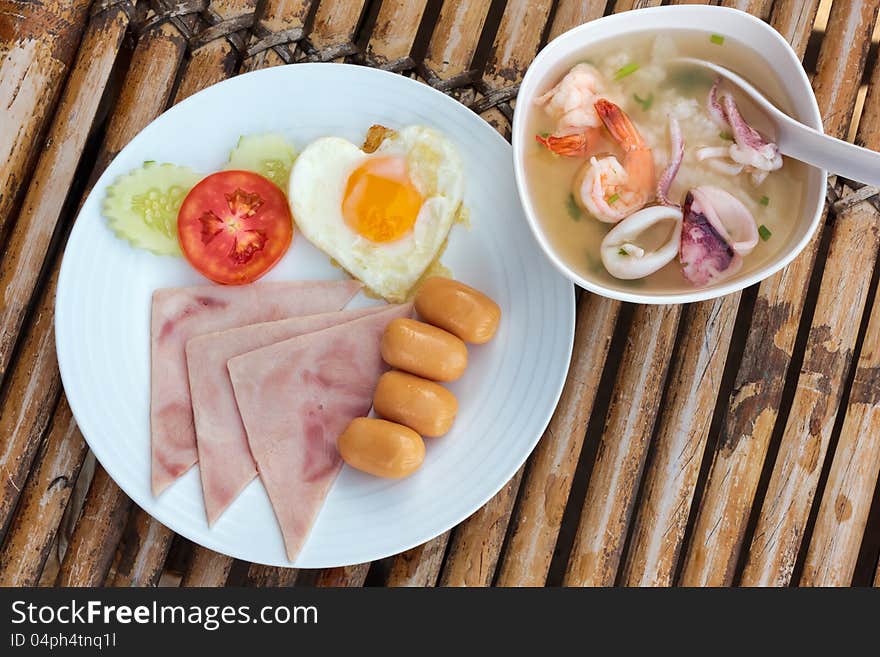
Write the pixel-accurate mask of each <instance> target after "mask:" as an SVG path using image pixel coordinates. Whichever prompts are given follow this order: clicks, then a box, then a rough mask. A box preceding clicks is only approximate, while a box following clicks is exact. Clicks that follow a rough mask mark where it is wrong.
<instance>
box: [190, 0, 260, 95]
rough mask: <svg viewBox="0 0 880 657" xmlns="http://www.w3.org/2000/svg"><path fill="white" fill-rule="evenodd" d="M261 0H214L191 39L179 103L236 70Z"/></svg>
mask: <svg viewBox="0 0 880 657" xmlns="http://www.w3.org/2000/svg"><path fill="white" fill-rule="evenodd" d="M256 4H257V0H213V1H212V2H211V3H210V4H209V5H208V8H207V9H206V10H205V11H204V12H202V14H201V25H200V29H197V31H196V32H195V34H194V35H193V36H192V38H191V39H189V48H190V51H191V56H190V60H189V62H188V63H187V65H186V68H185V69H184V73H183V76H182V78H181V80H180V86H179V87H178V89H177V93H176V94H175V98H174V103H175V104H177V103H179V102H180V101H181V100H183V99H184V98H188V97H189V96H191V95H192V94H194V93H196V92H197V91H201V90H202V89H204V88H205V87H209V86H211V85H212V84H215V83H216V82H220V81H221V80H225V79H226V78H229V77H231V76H232V75H234V74H235V72H236V70H237V69H238V65H239V63H240V61H241V56H242V54H243V52H244V50H245V47H246V43H247V28H249V27H250V26H251V24H253V21H254V10H255V9H256Z"/></svg>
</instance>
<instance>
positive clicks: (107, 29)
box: [0, 2, 131, 533]
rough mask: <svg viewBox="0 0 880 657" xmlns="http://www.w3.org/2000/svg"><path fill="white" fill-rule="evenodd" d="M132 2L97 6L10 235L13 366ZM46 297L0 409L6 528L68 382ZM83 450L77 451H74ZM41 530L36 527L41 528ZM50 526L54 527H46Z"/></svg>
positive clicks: (2, 294)
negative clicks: (60, 368)
mask: <svg viewBox="0 0 880 657" xmlns="http://www.w3.org/2000/svg"><path fill="white" fill-rule="evenodd" d="M130 12H131V6H130V5H128V4H127V3H124V2H120V3H117V4H114V5H110V6H108V7H106V8H104V9H102V10H101V11H98V12H93V15H92V18H91V19H90V21H89V25H88V28H87V30H86V34H85V36H84V37H83V42H82V46H81V47H80V51H79V54H78V55H77V60H76V63H75V65H74V67H73V71H72V72H71V75H70V79H69V81H68V83H67V86H66V88H65V90H64V93H63V95H62V98H61V101H60V103H59V106H58V110H57V111H56V113H55V117H54V119H53V122H52V125H51V128H50V129H49V138H48V140H47V147H46V149H45V150H44V151H43V154H42V155H41V156H40V158H39V161H38V163H37V167H36V170H35V173H34V176H33V179H32V181H31V184H30V187H29V188H28V191H27V195H26V196H25V200H24V205H23V206H22V213H21V217H20V218H19V220H18V221H17V222H16V226H15V227H14V229H13V231H12V233H11V234H10V236H9V248H8V249H7V252H6V257H5V258H4V259H3V260H2V263H0V298H2V299H3V301H2V305H0V324H2V326H3V327H4V330H3V337H2V338H0V362H2V367H0V369H5V368H6V366H7V365H8V363H9V357H10V354H11V351H12V347H13V345H14V344H15V342H16V340H17V339H18V337H19V335H20V333H21V330H22V328H24V327H23V326H22V322H23V317H24V312H25V308H26V305H27V303H28V301H29V300H30V299H31V298H32V296H33V294H34V287H35V286H36V284H37V280H38V276H39V272H40V269H41V267H42V264H43V261H44V259H45V257H46V254H47V251H48V248H49V241H50V239H51V236H52V233H53V232H54V231H55V229H56V225H57V223H58V220H59V217H60V214H61V210H62V206H63V204H64V199H65V197H66V195H67V189H68V187H69V185H70V182H71V180H72V177H73V172H74V169H75V168H76V164H77V162H78V161H79V158H80V156H81V155H82V150H83V148H84V146H85V141H86V138H87V136H88V131H89V127H90V125H91V122H92V120H93V119H94V116H95V112H96V110H97V103H98V99H99V98H100V97H101V95H102V92H103V90H104V88H105V87H106V85H107V78H108V76H109V72H110V68H111V67H112V64H113V61H114V60H115V58H116V53H117V51H118V49H119V44H120V41H121V39H122V36H123V35H124V33H125V27H126V24H127V22H128V20H129V15H130ZM49 287H50V288H51V289H52V290H53V291H52V292H51V293H49V294H47V295H44V296H43V297H42V299H43V302H42V303H39V302H38V315H37V317H38V318H39V319H38V321H36V322H33V321H32V325H31V330H30V331H29V332H26V338H25V340H24V345H23V347H22V350H21V352H20V354H19V362H20V363H23V365H18V366H16V367H14V368H13V369H14V371H13V373H12V375H11V376H10V381H9V384H10V385H9V393H8V396H7V398H6V399H5V400H4V402H3V406H2V407H0V435H2V436H4V437H5V440H4V448H3V455H2V456H3V458H2V463H4V464H5V470H6V475H7V476H6V477H4V478H3V485H2V488H0V533H2V528H3V527H5V526H6V523H7V522H8V519H9V514H10V513H11V511H12V508H13V507H14V504H15V500H16V499H17V494H18V489H19V488H20V486H21V483H22V482H23V478H24V476H25V475H26V473H27V469H28V467H29V466H30V462H31V458H32V457H33V454H34V452H35V450H36V448H37V445H38V443H39V440H40V438H41V436H42V435H43V431H44V429H45V426H46V423H47V421H48V418H49V412H50V409H51V408H52V407H53V406H54V404H55V401H56V399H57V396H58V390H59V388H60V386H59V383H58V374H57V364H56V361H55V349H54V347H53V346H52V344H53V343H54V334H53V333H52V330H51V327H52V322H53V320H54V308H53V305H54V287H53V284H52V282H51V281H50V283H49ZM74 451H76V450H74ZM34 530H35V531H36V528H34ZM41 530H43V531H54V528H48V527H46V526H45V525H44V526H42V527H41Z"/></svg>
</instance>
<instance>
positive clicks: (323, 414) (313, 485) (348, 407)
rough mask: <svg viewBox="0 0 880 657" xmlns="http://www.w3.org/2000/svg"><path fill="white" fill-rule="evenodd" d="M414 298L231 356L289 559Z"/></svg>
mask: <svg viewBox="0 0 880 657" xmlns="http://www.w3.org/2000/svg"><path fill="white" fill-rule="evenodd" d="M410 312H411V305H410V304H405V305H402V306H392V307H390V308H388V309H386V310H384V311H382V312H379V313H374V314H372V315H369V316H367V317H362V318H360V319H357V320H354V321H352V322H348V323H346V324H340V325H338V326H334V327H332V328H328V329H324V330H323V331H318V332H315V333H309V334H307V335H302V336H300V337H297V338H292V339H290V340H285V341H284V342H279V343H277V344H274V345H271V346H269V347H264V348H262V349H257V350H256V351H252V352H250V353H247V354H244V355H242V356H238V357H236V358H232V359H231V360H230V361H229V363H228V368H229V375H230V378H231V380H232V387H233V389H234V390H235V399H236V401H237V402H238V408H239V411H240V412H241V418H242V420H243V421H244V426H245V429H246V431H247V438H248V443H249V445H250V448H251V453H252V454H253V457H254V460H255V461H256V463H257V468H258V469H259V472H260V479H261V480H262V482H263V485H264V486H265V487H266V492H267V493H268V494H269V499H270V500H271V502H272V508H273V509H274V510H275V516H276V517H277V518H278V524H279V525H280V527H281V534H282V535H283V537H284V544H285V546H286V548H287V557H288V558H289V559H290V560H291V561H294V560H295V559H296V556H297V554H299V551H300V549H301V548H302V546H303V543H304V542H305V539H306V537H307V536H308V534H309V531H310V530H311V527H312V523H313V522H314V521H315V517H316V516H317V514H318V511H319V509H320V508H321V505H322V504H323V503H324V498H325V497H326V495H327V492H328V491H329V490H330V485H331V484H332V483H333V480H334V479H335V478H336V475H337V474H338V473H339V470H340V468H341V467H342V459H341V458H340V457H339V453H338V452H337V450H336V438H337V437H338V436H339V434H341V433H342V432H343V430H344V429H345V427H346V426H348V423H349V422H351V420H353V419H354V418H356V417H360V416H363V415H367V413H369V411H370V407H371V406H372V398H373V390H374V389H375V387H376V383H377V381H378V379H379V377H380V376H381V375H382V373H383V372H384V371H385V370H386V369H387V366H386V365H385V364H384V363H383V362H382V357H381V356H380V354H379V345H380V342H381V339H382V332H383V331H384V330H385V326H386V325H387V324H388V322H390V321H391V320H392V319H395V318H398V317H405V316H408V315H409V314H410Z"/></svg>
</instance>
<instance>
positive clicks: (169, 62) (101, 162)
mask: <svg viewBox="0 0 880 657" xmlns="http://www.w3.org/2000/svg"><path fill="white" fill-rule="evenodd" d="M165 2H167V0H159V4H158V5H157V6H160V7H163V8H164V7H166V6H170V5H165V4H162V3H165ZM203 8H204V7H203V5H202V4H201V2H200V1H198V0H184V2H182V3H180V4H179V5H178V6H176V7H174V8H172V9H163V11H165V12H168V13H167V14H166V16H167V15H174V16H175V19H172V20H168V21H167V22H163V15H162V14H158V15H157V14H156V13H154V12H153V11H151V12H150V13H149V14H148V17H147V23H146V25H147V28H146V30H145V32H144V33H143V34H142V35H141V38H140V40H139V41H138V44H137V47H136V48H135V51H134V54H133V56H132V60H131V64H130V65H129V69H128V73H127V75H126V78H125V81H124V83H123V86H122V90H121V92H120V96H119V100H118V101H117V104H116V109H115V111H114V113H113V115H112V117H111V119H110V122H109V124H108V127H107V132H106V135H105V137H104V141H103V143H102V144H101V148H100V151H99V154H98V157H97V158H96V165H95V169H94V170H93V172H92V178H91V179H92V181H94V180H96V179H97V177H98V175H99V174H100V172H101V171H103V169H104V168H105V167H106V166H107V164H109V162H110V160H111V159H112V158H113V157H114V156H115V155H116V154H117V153H118V152H119V151H120V150H122V148H123V147H124V146H125V144H127V143H128V142H129V141H130V140H131V139H132V138H133V137H134V136H135V135H136V134H137V133H138V132H139V131H140V130H141V129H143V128H144V127H145V126H146V125H147V124H148V123H149V122H150V121H151V120H152V119H153V118H155V117H156V116H158V115H159V114H160V113H161V112H162V111H163V110H164V109H165V107H166V105H167V103H168V97H169V96H170V94H171V91H172V88H173V86H174V80H175V78H176V75H177V69H178V67H179V65H180V62H181V60H182V58H183V54H184V52H185V49H186V43H187V41H186V40H187V38H188V37H190V36H192V29H193V27H194V25H195V20H196V18H197V16H196V14H197V12H198V11H201V10H202V9H203ZM179 11H184V12H190V13H187V14H184V15H179V14H175V13H174V12H179ZM181 30H182V31H181ZM57 264H58V263H56V266H57ZM56 376H57V374H56ZM98 471H99V472H101V473H102V475H103V476H102V477H100V478H98V477H97V476H96V479H95V481H93V483H92V486H90V488H89V492H88V494H87V497H86V501H85V506H84V511H83V513H84V514H85V509H90V512H91V518H92V522H91V523H87V522H83V520H82V519H81V520H80V521H79V522H78V523H77V524H76V526H75V528H74V532H73V536H72V537H71V548H72V547H73V546H74V545H79V544H83V545H86V546H88V549H87V550H84V551H81V552H82V554H79V553H72V551H71V550H69V551H68V554H67V555H66V556H65V559H64V561H63V563H62V567H61V575H60V577H61V578H62V580H63V579H64V578H71V579H73V578H74V576H75V579H76V580H77V581H86V582H89V581H99V582H101V583H103V579H104V577H105V576H106V575H107V572H108V569H109V565H110V563H111V562H112V559H113V555H114V554H115V552H116V547H117V545H118V543H119V540H120V538H121V535H122V532H123V529H124V527H125V520H124V518H125V514H126V513H127V512H128V509H129V508H130V507H131V501H130V500H129V499H128V497H127V496H126V495H125V493H124V492H122V490H121V489H120V488H119V487H118V486H116V484H115V483H113V481H112V480H111V479H110V478H109V477H107V476H106V473H104V472H103V470H101V469H100V468H99V470H98ZM102 510H103V513H104V514H105V515H106V517H105V518H104V521H103V522H101V519H100V518H101V513H102ZM120 510H122V511H121V513H122V514H123V515H122V518H119V517H118V513H120ZM92 525H96V526H99V527H100V528H101V531H100V532H97V533H95V532H94V531H93V527H92ZM74 560H76V563H74ZM90 568H91V569H92V572H89V569H90ZM71 573H73V574H71Z"/></svg>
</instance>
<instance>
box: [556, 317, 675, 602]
mask: <svg viewBox="0 0 880 657" xmlns="http://www.w3.org/2000/svg"><path fill="white" fill-rule="evenodd" d="M680 314H681V307H680V306H637V307H636V310H635V315H634V317H633V322H632V325H631V326H630V329H629V333H628V335H627V344H626V348H625V349H624V353H623V358H622V360H621V364H620V369H619V370H618V373H617V379H616V381H615V383H614V394H613V395H612V398H611V403H610V405H609V410H608V416H607V420H606V423H605V429H604V431H603V433H602V439H601V442H600V443H599V451H598V454H597V455H596V463H595V465H594V466H593V472H592V475H591V477H590V483H589V486H588V488H587V495H586V499H585V500H584V504H583V509H582V512H581V517H580V522H579V524H578V528H577V533H576V535H575V541H574V546H573V547H572V552H571V556H570V558H569V561H568V566H567V569H566V573H565V580H564V584H565V585H566V586H610V585H612V584H613V583H614V580H615V577H616V574H617V567H618V564H619V562H620V557H621V551H622V550H623V543H624V540H625V538H626V528H627V526H628V524H629V518H630V515H631V513H632V507H633V502H634V498H635V494H636V491H637V488H638V485H639V480H640V478H641V472H642V467H643V464H644V460H645V456H646V454H647V448H648V443H649V441H650V438H651V432H652V429H653V426H654V421H655V419H656V416H657V409H658V407H659V405H660V396H661V393H662V391H663V385H664V382H665V380H666V372H667V369H668V366H669V359H670V356H671V352H672V348H673V344H674V342H675V335H676V328H677V326H678V321H679V316H680Z"/></svg>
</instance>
